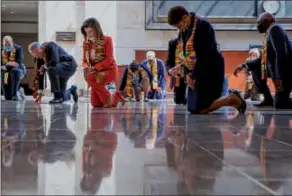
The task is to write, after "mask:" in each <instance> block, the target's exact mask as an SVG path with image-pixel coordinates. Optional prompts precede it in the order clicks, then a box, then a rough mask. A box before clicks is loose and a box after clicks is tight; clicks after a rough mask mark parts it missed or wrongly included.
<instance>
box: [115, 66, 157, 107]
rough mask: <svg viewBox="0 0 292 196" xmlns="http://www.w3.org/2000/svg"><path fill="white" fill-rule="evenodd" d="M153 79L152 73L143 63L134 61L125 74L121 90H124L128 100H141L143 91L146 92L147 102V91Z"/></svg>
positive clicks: (145, 99)
mask: <svg viewBox="0 0 292 196" xmlns="http://www.w3.org/2000/svg"><path fill="white" fill-rule="evenodd" d="M151 81H152V74H151V72H150V70H149V69H148V68H147V67H145V66H144V65H143V64H139V63H138V62H135V61H133V62H132V63H131V64H130V65H129V66H128V67H127V68H126V70H125V72H124V74H123V77H122V82H121V86H120V91H122V92H124V96H125V98H126V100H127V101H131V102H134V101H135V100H136V101H140V100H141V99H142V96H141V95H142V92H144V101H145V102H147V101H148V99H147V93H148V91H149V86H150V83H151ZM134 94H135V99H134Z"/></svg>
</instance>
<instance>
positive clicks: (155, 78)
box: [147, 59, 158, 90]
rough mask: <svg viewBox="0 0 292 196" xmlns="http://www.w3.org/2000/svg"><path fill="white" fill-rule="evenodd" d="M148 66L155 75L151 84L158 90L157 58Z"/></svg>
mask: <svg viewBox="0 0 292 196" xmlns="http://www.w3.org/2000/svg"><path fill="white" fill-rule="evenodd" d="M147 67H148V69H149V70H150V71H151V73H152V75H153V81H152V84H151V88H152V89H154V90H156V89H157V88H158V68H157V60H156V59H154V60H153V61H152V64H150V63H149V61H148V63H147Z"/></svg>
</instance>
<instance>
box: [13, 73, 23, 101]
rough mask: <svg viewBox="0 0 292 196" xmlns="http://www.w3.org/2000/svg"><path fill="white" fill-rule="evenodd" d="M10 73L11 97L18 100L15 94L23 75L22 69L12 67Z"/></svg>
mask: <svg viewBox="0 0 292 196" xmlns="http://www.w3.org/2000/svg"><path fill="white" fill-rule="evenodd" d="M12 74H13V84H12V89H13V90H12V97H13V99H15V100H19V99H18V96H17V92H18V89H19V85H20V81H21V79H22V78H23V77H24V74H23V71H22V70H21V69H19V68H13V69H12Z"/></svg>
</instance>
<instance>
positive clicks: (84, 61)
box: [82, 40, 88, 68]
mask: <svg viewBox="0 0 292 196" xmlns="http://www.w3.org/2000/svg"><path fill="white" fill-rule="evenodd" d="M85 48H86V47H85V40H84V41H83V44H82V53H83V54H82V67H83V68H87V67H88V63H87V60H86V51H85V50H86V49H85Z"/></svg>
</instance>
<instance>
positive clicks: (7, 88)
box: [1, 70, 13, 100]
mask: <svg viewBox="0 0 292 196" xmlns="http://www.w3.org/2000/svg"><path fill="white" fill-rule="evenodd" d="M7 74H9V73H8V72H6V71H3V70H1V85H2V91H3V94H4V97H5V100H12V92H13V87H12V85H11V84H10V85H9V84H6V83H5V82H8V81H5V80H7V79H6V77H7ZM5 75H6V76H5Z"/></svg>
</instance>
